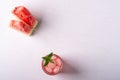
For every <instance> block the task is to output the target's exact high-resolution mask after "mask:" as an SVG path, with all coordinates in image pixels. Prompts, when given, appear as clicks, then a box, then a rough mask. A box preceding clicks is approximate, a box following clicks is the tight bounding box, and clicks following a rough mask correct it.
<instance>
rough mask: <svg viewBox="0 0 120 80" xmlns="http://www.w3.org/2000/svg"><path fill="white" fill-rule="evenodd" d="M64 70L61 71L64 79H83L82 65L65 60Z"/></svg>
mask: <svg viewBox="0 0 120 80" xmlns="http://www.w3.org/2000/svg"><path fill="white" fill-rule="evenodd" d="M63 64H64V67H63V71H62V72H61V79H62V80H83V77H84V76H83V69H82V67H80V66H78V68H76V66H77V64H76V65H72V63H71V64H70V63H69V62H67V61H65V60H63Z"/></svg>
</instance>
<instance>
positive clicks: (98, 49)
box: [0, 0, 120, 80]
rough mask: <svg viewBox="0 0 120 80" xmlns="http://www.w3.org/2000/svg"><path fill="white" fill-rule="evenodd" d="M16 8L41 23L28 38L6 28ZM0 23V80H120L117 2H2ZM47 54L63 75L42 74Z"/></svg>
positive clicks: (99, 0) (106, 0) (19, 0)
mask: <svg viewBox="0 0 120 80" xmlns="http://www.w3.org/2000/svg"><path fill="white" fill-rule="evenodd" d="M19 5H23V6H25V7H27V8H28V9H29V10H30V12H32V14H33V15H34V16H36V17H37V19H38V20H40V19H41V24H40V25H39V28H38V29H37V30H36V32H35V34H34V35H33V36H31V37H29V36H26V35H24V34H22V33H19V32H17V31H15V30H13V29H11V28H9V22H10V20H11V17H10V14H11V12H10V11H11V10H12V9H13V8H14V7H15V6H19ZM0 21H1V22H0V80H120V0H1V1H0ZM50 52H54V53H56V54H58V55H59V56H61V57H62V59H63V60H64V69H63V72H62V73H61V74H58V75H55V76H49V75H47V74H45V73H44V72H43V71H42V68H41V60H42V59H41V57H42V56H44V55H46V54H48V53H50Z"/></svg>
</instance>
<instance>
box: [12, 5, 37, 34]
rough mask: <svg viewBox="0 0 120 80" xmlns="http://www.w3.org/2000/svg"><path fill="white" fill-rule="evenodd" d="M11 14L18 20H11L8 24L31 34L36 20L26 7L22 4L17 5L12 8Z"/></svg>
mask: <svg viewBox="0 0 120 80" xmlns="http://www.w3.org/2000/svg"><path fill="white" fill-rule="evenodd" d="M12 14H13V15H15V16H16V17H17V18H18V20H11V22H10V26H11V27H12V28H14V29H15V30H18V31H21V32H23V33H26V34H28V35H31V34H32V32H33V31H34V29H35V28H36V26H37V24H38V21H37V20H36V19H35V17H34V16H33V15H32V14H31V13H30V12H29V11H28V9H27V8H25V7H24V6H18V7H15V8H14V9H13V10H12Z"/></svg>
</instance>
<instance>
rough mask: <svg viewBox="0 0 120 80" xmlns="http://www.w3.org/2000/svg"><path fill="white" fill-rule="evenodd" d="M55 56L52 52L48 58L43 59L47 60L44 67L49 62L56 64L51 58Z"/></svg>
mask: <svg viewBox="0 0 120 80" xmlns="http://www.w3.org/2000/svg"><path fill="white" fill-rule="evenodd" d="M52 56H53V52H51V53H50V54H49V55H48V56H46V57H42V59H44V60H45V64H44V66H46V65H47V64H48V63H49V62H51V63H54V62H53V60H52V59H51V57H52Z"/></svg>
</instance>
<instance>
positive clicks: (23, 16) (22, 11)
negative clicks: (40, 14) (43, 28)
mask: <svg viewBox="0 0 120 80" xmlns="http://www.w3.org/2000/svg"><path fill="white" fill-rule="evenodd" d="M12 13H13V14H14V15H15V16H16V17H18V18H19V19H20V20H23V21H24V22H26V23H27V24H28V25H30V26H33V25H34V24H35V20H36V19H35V17H34V16H32V14H31V13H30V12H29V11H28V9H27V8H25V7H23V6H18V7H15V9H14V10H13V11H12Z"/></svg>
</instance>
